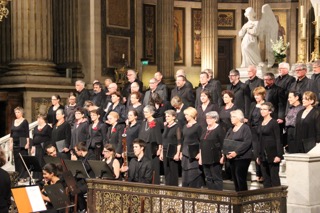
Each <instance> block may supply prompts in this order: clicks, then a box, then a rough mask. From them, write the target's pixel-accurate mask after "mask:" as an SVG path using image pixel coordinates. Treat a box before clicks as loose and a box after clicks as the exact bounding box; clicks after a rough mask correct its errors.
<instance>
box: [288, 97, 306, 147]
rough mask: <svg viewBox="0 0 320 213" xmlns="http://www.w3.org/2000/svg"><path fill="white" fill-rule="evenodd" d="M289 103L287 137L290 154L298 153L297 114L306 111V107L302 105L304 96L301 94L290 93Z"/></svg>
mask: <svg viewBox="0 0 320 213" xmlns="http://www.w3.org/2000/svg"><path fill="white" fill-rule="evenodd" d="M288 102H289V104H290V107H289V110H288V112H287V115H286V118H285V119H286V122H285V124H286V128H285V130H286V135H287V137H286V138H287V144H288V147H287V150H288V152H289V153H296V152H298V146H297V144H296V143H295V142H296V132H295V131H296V128H295V126H296V119H297V114H298V112H300V111H301V110H303V109H304V106H302V105H301V103H302V96H301V94H300V93H299V92H296V91H290V92H289V95H288Z"/></svg>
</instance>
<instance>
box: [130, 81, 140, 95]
mask: <svg viewBox="0 0 320 213" xmlns="http://www.w3.org/2000/svg"><path fill="white" fill-rule="evenodd" d="M130 89H131V93H133V92H139V90H140V86H139V84H138V83H137V82H133V83H132V84H131V85H130Z"/></svg>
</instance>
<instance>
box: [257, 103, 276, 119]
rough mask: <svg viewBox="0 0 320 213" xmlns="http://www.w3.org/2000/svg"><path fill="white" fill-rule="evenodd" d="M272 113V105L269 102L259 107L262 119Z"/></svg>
mask: <svg viewBox="0 0 320 213" xmlns="http://www.w3.org/2000/svg"><path fill="white" fill-rule="evenodd" d="M273 111H274V107H273V105H272V103H270V102H265V103H263V104H261V107H260V114H261V116H262V117H264V118H265V117H267V116H271V113H273Z"/></svg>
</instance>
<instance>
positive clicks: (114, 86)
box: [108, 83, 118, 94]
mask: <svg viewBox="0 0 320 213" xmlns="http://www.w3.org/2000/svg"><path fill="white" fill-rule="evenodd" d="M117 89H118V85H117V84H116V83H111V84H109V86H108V91H109V93H110V94H111V93H114V92H116V91H117Z"/></svg>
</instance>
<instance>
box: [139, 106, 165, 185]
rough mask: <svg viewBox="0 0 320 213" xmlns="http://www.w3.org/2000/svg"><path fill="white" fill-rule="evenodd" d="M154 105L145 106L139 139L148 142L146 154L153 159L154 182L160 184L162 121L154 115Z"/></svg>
mask: <svg viewBox="0 0 320 213" xmlns="http://www.w3.org/2000/svg"><path fill="white" fill-rule="evenodd" d="M154 110H155V109H154V107H153V106H150V105H147V106H145V107H144V108H143V114H144V117H145V120H143V121H142V123H141V126H140V131H139V139H141V140H143V141H145V142H146V147H145V152H144V153H145V156H146V157H147V158H149V159H151V161H152V169H153V171H154V184H160V161H159V158H158V156H159V155H160V153H161V152H162V136H161V125H162V124H161V123H159V121H158V120H156V119H155V118H154V117H153V116H152V115H153V114H154Z"/></svg>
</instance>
